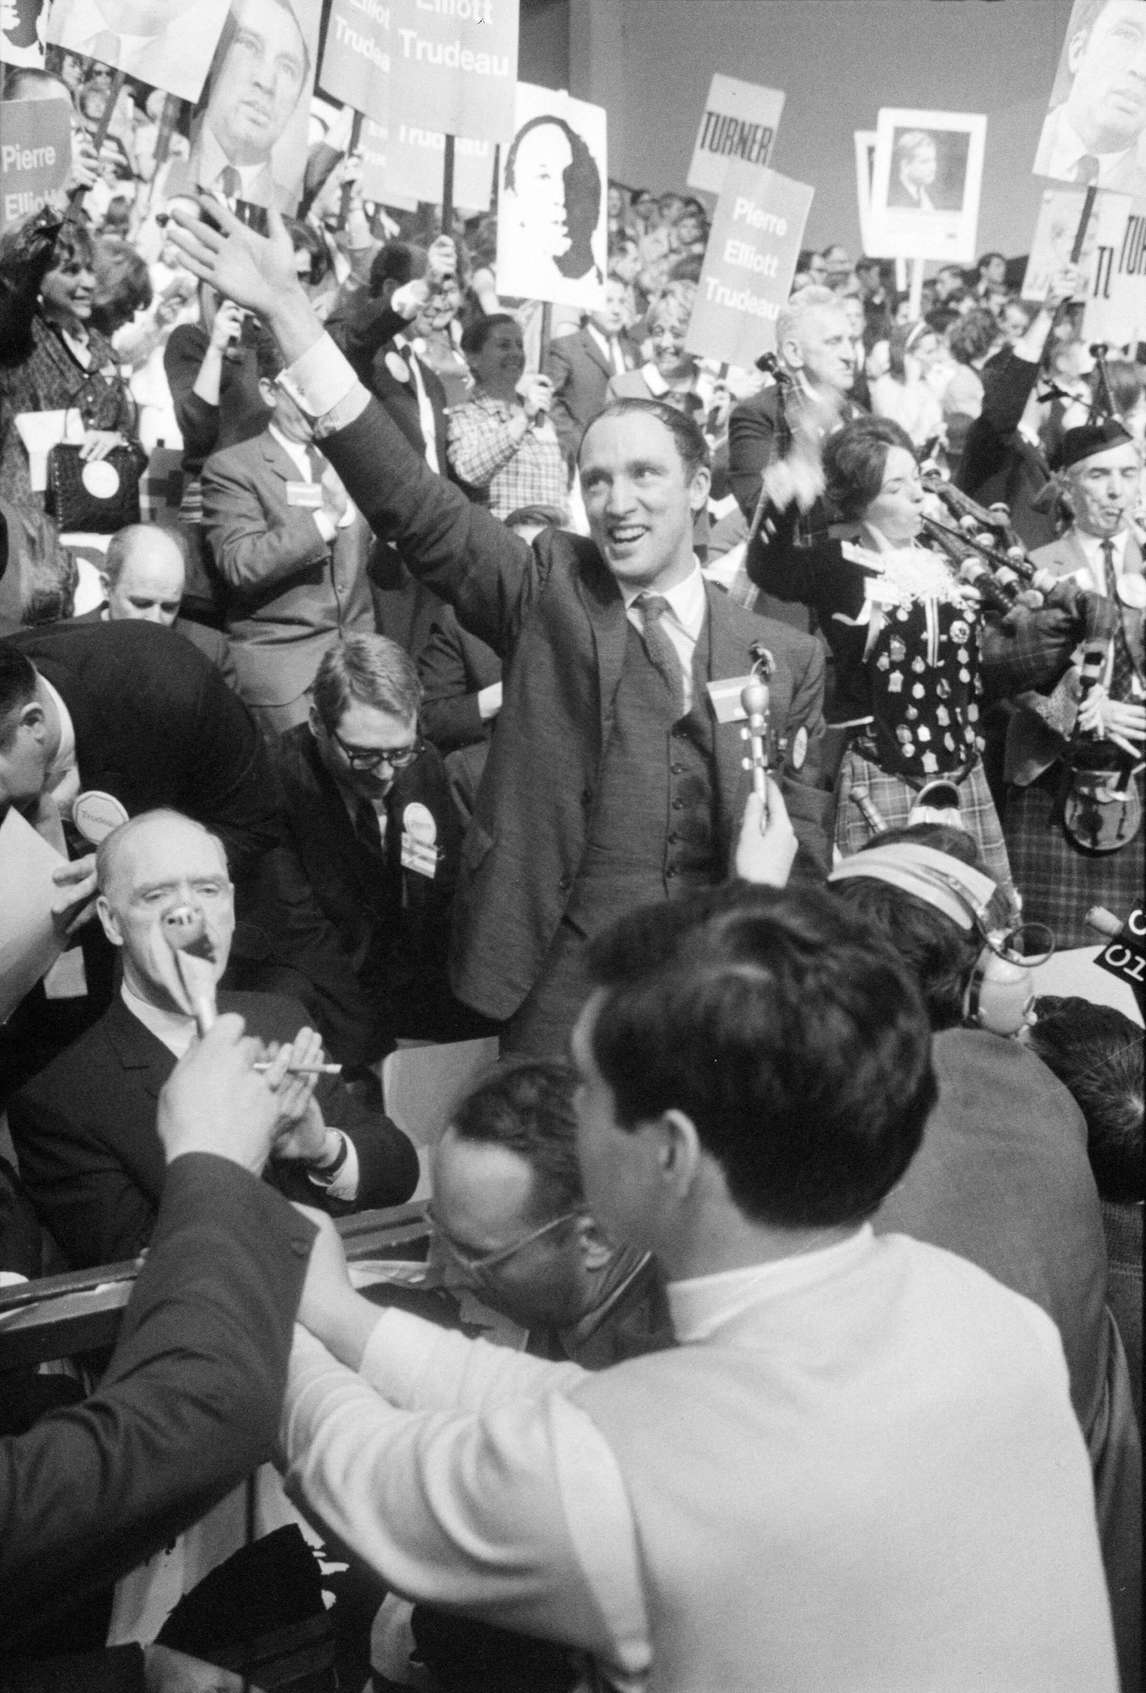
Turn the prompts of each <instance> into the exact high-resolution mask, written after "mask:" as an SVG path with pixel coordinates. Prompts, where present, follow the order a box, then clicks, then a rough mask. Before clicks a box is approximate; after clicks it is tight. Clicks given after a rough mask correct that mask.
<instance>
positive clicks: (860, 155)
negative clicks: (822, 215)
mask: <svg viewBox="0 0 1146 1693" xmlns="http://www.w3.org/2000/svg"><path fill="white" fill-rule="evenodd" d="M855 149H856V200H857V203H858V205H859V226H860V242H861V243H862V245H863V250H864V252H865V253H874V252H875V248H874V247H873V245H872V240H871V179H872V173H873V170H874V168H875V130H874V129H857V130H856V131H855Z"/></svg>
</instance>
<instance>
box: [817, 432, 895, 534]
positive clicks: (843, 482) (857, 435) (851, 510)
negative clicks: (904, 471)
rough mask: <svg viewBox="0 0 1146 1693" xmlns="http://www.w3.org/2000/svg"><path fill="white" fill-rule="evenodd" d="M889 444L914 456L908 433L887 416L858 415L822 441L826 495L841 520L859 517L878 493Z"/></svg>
mask: <svg viewBox="0 0 1146 1693" xmlns="http://www.w3.org/2000/svg"><path fill="white" fill-rule="evenodd" d="M892 447H902V448H904V450H905V451H906V452H909V453H910V454H911V456H912V458H914V457H915V447H914V446H913V444H912V440H911V436H910V435H909V434H908V433H907V431H906V429H903V428H902V427H901V426H900V425H899V424H898V423H896V422H895V421H894V420H893V419H892V418H890V417H857V418H855V419H854V420H853V421H852V422H851V423H847V424H845V425H844V427H843V428H842V429H840V430H838V431H837V433H836V434H835V435H833V436H831V437H830V438H829V440H828V441H827V442H825V444H824V478H825V481H826V484H827V495H828V499H829V500H830V501H831V503H832V505H833V506H834V507H835V508H836V510H837V511H838V512H839V514H840V517H841V518H842V519H843V520H844V522H846V523H852V522H854V521H855V520H856V519H857V518H859V517H861V516H862V515H863V513H864V512H865V511H866V510H867V508H868V506H869V505H870V504H871V502H872V501H873V500H874V499H875V497H876V495H877V494H878V493H879V490H880V488H881V487H882V485H883V472H884V467H885V466H886V464H887V455H888V453H889V452H890V450H891V448H892Z"/></svg>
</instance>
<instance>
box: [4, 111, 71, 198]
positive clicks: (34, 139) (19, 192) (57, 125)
mask: <svg viewBox="0 0 1146 1693" xmlns="http://www.w3.org/2000/svg"><path fill="white" fill-rule="evenodd" d="M71 120H72V108H71V104H70V102H69V101H68V100H67V99H66V98H64V97H63V93H62V91H61V97H60V99H58V100H9V101H6V102H5V103H4V105H3V107H2V108H0V229H8V228H9V227H10V226H11V225H12V224H16V223H23V221H24V219H25V218H27V217H31V215H32V213H33V212H38V211H39V209H40V207H41V206H42V205H43V204H44V202H45V201H46V200H47V198H48V196H49V195H50V194H51V193H53V192H54V191H55V190H56V189H57V188H62V187H63V185H64V182H65V180H66V178H67V174H68V167H69V165H70V163H71V157H72V141H71Z"/></svg>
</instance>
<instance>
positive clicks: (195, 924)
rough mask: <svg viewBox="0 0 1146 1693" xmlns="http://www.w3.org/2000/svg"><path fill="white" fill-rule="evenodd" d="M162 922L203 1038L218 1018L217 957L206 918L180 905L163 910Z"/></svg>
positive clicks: (184, 989) (196, 1024) (200, 913)
mask: <svg viewBox="0 0 1146 1693" xmlns="http://www.w3.org/2000/svg"><path fill="white" fill-rule="evenodd" d="M160 926H161V927H162V930H163V933H164V936H165V938H166V940H167V944H168V946H169V947H170V948H171V950H172V952H173V953H174V954H175V967H176V969H177V970H178V972H179V980H180V981H181V982H182V984H183V991H184V992H185V993H186V995H187V998H188V999H189V1000H190V1002H191V1010H192V1012H193V1013H194V1016H195V1027H196V1028H197V1029H198V1031H199V1036H200V1039H202V1037H203V1036H204V1035H205V1034H206V1033H207V1031H208V1029H209V1028H210V1027H211V1025H212V1024H213V1023H214V1021H215V970H214V964H215V959H214V953H213V950H212V947H211V942H210V941H209V939H208V938H207V925H206V922H205V921H204V919H203V914H202V912H195V911H192V910H191V909H190V907H189V906H186V905H177V906H175V907H174V908H173V910H171V911H168V912H165V913H164V916H163V919H162V922H161V925H160Z"/></svg>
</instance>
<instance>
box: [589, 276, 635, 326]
mask: <svg viewBox="0 0 1146 1693" xmlns="http://www.w3.org/2000/svg"><path fill="white" fill-rule="evenodd" d="M627 316H628V295H627V293H626V291H625V285H624V283H623V282H618V281H617V280H616V279H615V278H613V277H610V278H609V280H608V281H607V282H606V284H605V302H604V304H603V305H600V306H594V308H593V310H592V311H591V312H590V313H589V322H590V323H591V324H593V326H594V327H595V328H597V329H599V330H600V331H601V334H602V335H619V334H620V333H621V331H622V329H624V327H625V319H626V317H627Z"/></svg>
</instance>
